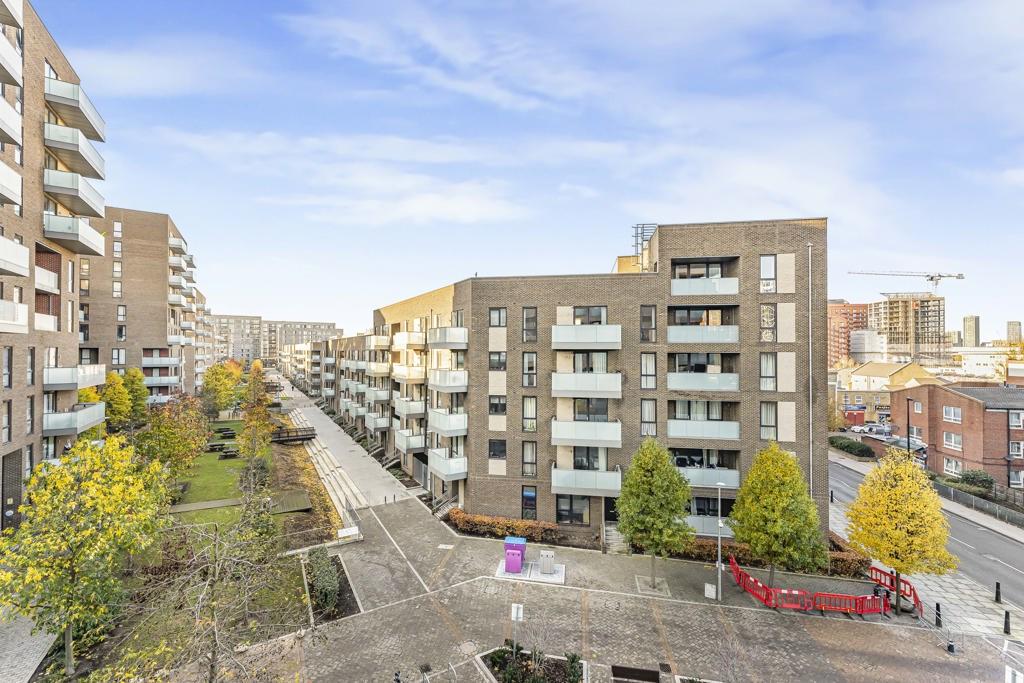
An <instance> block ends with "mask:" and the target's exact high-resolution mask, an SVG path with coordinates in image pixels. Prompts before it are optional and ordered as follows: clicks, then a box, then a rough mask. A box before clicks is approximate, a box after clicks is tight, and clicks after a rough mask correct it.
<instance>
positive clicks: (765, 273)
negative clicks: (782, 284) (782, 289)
mask: <svg viewBox="0 0 1024 683" xmlns="http://www.w3.org/2000/svg"><path fill="white" fill-rule="evenodd" d="M774 291H775V254H762V255H761V293H762V294H770V293H772V292H774Z"/></svg>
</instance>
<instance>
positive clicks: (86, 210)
mask: <svg viewBox="0 0 1024 683" xmlns="http://www.w3.org/2000/svg"><path fill="white" fill-rule="evenodd" d="M43 192H46V193H47V194H50V195H53V197H54V198H55V199H56V200H57V201H58V202H60V203H61V204H63V205H64V206H66V207H67V208H68V209H70V210H71V212H72V213H76V214H78V215H80V216H92V217H93V218H103V205H104V202H103V195H101V194H100V193H99V192H97V191H96V188H94V187H93V186H92V185H91V184H90V183H89V181H88V180H86V179H85V178H83V177H82V176H81V175H79V174H78V173H68V172H67V171H56V170H54V169H51V168H47V169H45V170H44V171H43Z"/></svg>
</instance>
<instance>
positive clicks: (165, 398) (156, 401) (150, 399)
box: [146, 394, 173, 406]
mask: <svg viewBox="0 0 1024 683" xmlns="http://www.w3.org/2000/svg"><path fill="white" fill-rule="evenodd" d="M171 398H173V397H172V396H171V394H150V395H149V396H147V397H146V403H147V404H149V405H151V406H153V405H163V404H164V403H170V401H171Z"/></svg>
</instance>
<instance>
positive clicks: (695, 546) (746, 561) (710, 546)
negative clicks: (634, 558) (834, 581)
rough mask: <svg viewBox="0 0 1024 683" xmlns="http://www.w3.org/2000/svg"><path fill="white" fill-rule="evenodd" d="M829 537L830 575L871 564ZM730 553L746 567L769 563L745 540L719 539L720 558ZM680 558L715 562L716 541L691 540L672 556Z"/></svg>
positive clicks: (858, 572) (858, 573) (857, 573)
mask: <svg viewBox="0 0 1024 683" xmlns="http://www.w3.org/2000/svg"><path fill="white" fill-rule="evenodd" d="M828 540H829V551H828V558H829V574H830V575H832V576H849V577H853V578H861V577H863V576H864V575H865V574H866V573H867V571H868V568H869V567H870V566H871V560H870V559H868V558H867V557H865V556H864V555H861V554H860V553H859V552H857V551H856V550H854V549H853V548H852V547H851V546H850V545H848V544H847V543H846V541H844V540H843V539H842V538H840V537H839V536H837V535H836V534H834V533H832V532H831V531H830V532H829V534H828ZM730 555H732V556H733V557H735V558H736V561H737V562H738V563H740V564H741V565H743V566H746V567H760V568H765V567H767V566H768V565H767V564H766V563H764V562H762V561H761V560H760V559H758V558H756V557H754V555H753V554H752V553H751V552H750V546H748V545H747V544H745V543H737V542H736V541H731V540H726V539H722V558H723V559H724V558H728V557H729V556H730ZM673 557H677V558H679V559H683V560H696V561H697V562H715V561H717V559H718V541H717V539H711V538H697V539H694V541H693V543H691V544H690V547H689V548H687V549H686V550H685V551H684V552H682V553H680V554H678V555H673Z"/></svg>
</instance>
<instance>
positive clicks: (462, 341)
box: [427, 327, 469, 349]
mask: <svg viewBox="0 0 1024 683" xmlns="http://www.w3.org/2000/svg"><path fill="white" fill-rule="evenodd" d="M427 346H429V347H430V348H432V349H467V348H469V328H467V327H434V328H431V329H429V330H427Z"/></svg>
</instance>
